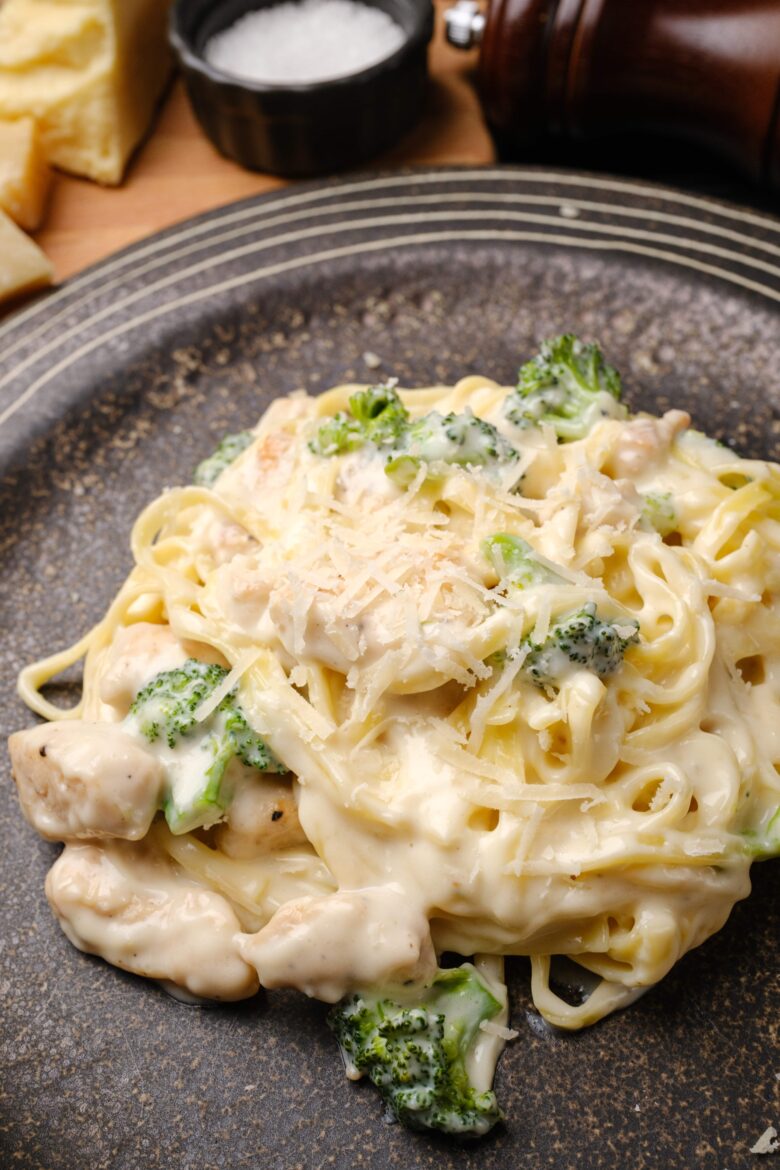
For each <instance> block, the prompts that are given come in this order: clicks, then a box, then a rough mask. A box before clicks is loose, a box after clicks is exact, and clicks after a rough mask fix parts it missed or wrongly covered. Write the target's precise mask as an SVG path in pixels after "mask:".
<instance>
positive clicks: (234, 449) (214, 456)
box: [192, 431, 255, 487]
mask: <svg viewBox="0 0 780 1170" xmlns="http://www.w3.org/2000/svg"><path fill="white" fill-rule="evenodd" d="M254 438H255V436H254V435H253V434H252V432H251V431H239V432H238V434H235V435H225V437H224V439H222V441H221V442H220V444H219V446H218V447H217V449H216V451H212V453H211V455H209V457H208V459H204V460H203V462H202V463H199V464H198V466H197V467H196V468H195V474H194V476H193V477H192V482H193V483H194V484H197V486H198V487H211V485H212V484H213V483H215V482H216V480H218V479H219V477H220V475H222V472H223V471H224V470H225V468H226V467H229V466H230V464H231V463H232V462H233V460H234V459H238V457H239V455H240V454H241V452H242V451H246V449H247V447H248V446H249V445H250V444H251V443H253V442H254Z"/></svg>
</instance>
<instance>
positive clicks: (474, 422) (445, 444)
mask: <svg viewBox="0 0 780 1170" xmlns="http://www.w3.org/2000/svg"><path fill="white" fill-rule="evenodd" d="M400 446H401V449H400V450H399V452H398V454H393V455H391V457H390V458H389V459H388V461H387V464H386V466H385V472H386V473H387V475H389V476H390V478H391V479H392V480H394V481H395V482H396V483H399V484H401V485H402V486H403V485H405V484H407V483H409V482H410V480H412V479H413V478H414V476H415V475H416V474H417V472H418V470H419V468H420V466H421V464H423V463H448V464H450V465H451V466H455V467H487V466H490V465H494V466H497V465H501V464H507V463H515V462H516V461H517V460H518V458H519V456H518V453H517V451H515V449H514V447H513V446H511V444H510V443H508V442H507V441H506V439H505V438H504V437H503V435H501V434H499V432H498V431H497V430H496V428H495V427H494V426H493V425H492V424H491V423H489V422H486V421H485V419H483V418H478V417H477V416H476V415H475V414H474V413H473V411H472V410H471V409H470V408H469V407H467V408H466V410H465V411H464V412H463V414H453V413H450V414H445V415H442V414H439V412H438V411H437V410H432V411H430V413H428V414H426V415H424V416H423V418H420V419H417V420H416V422H413V423H410V424H409V425H408V427H407V428H406V431H405V434H404V435H403V442H402V444H401V445H400Z"/></svg>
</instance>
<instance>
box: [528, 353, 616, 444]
mask: <svg viewBox="0 0 780 1170" xmlns="http://www.w3.org/2000/svg"><path fill="white" fill-rule="evenodd" d="M620 392H621V385H620V374H618V372H617V370H616V369H614V367H613V366H610V365H608V364H607V363H606V362H605V361H604V357H603V355H602V352H601V350H600V349H599V347H598V346H597V345H586V344H585V343H584V342H582V341H580V340H579V338H577V337H575V336H574V335H573V334H572V333H564V334H563V335H562V336H561V337H554V338H551V339H550V340H548V341H543V342H542V345H541V349H540V351H539V353H538V354H537V355H536V357H534V358H532V359H531V360H530V361H529V362H526V363H525V365H524V366H522V367H521V369H520V373H519V375H518V382H517V388H516V389H515V390H514V391H513V392H512V393H511V394H510V395H508V397H507V400H506V405H505V410H506V414H507V417H508V418H509V420H510V421H511V422H513V423H515V424H516V425H517V426H520V427H529V426H539V425H540V424H541V423H549V424H550V426H552V427H553V428H554V429H555V432H556V434H557V436H558V440H559V441H560V442H571V441H573V440H574V439H581V438H583V436H584V435H586V434H587V433H588V431H589V430H590V428H591V427H592V426H593V424H594V423H596V422H598V420H599V419H600V418H604V417H611V418H616V417H618V418H622V417H624V416H625V409H624V408H623V407H621V406H620V404H619V399H620Z"/></svg>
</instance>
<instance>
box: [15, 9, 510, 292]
mask: <svg viewBox="0 0 780 1170" xmlns="http://www.w3.org/2000/svg"><path fill="white" fill-rule="evenodd" d="M443 7H444V4H443V3H437V8H438V11H437V22H436V34H435V36H434V40H433V43H432V45H431V50H430V69H431V79H432V84H431V87H430V95H429V99H428V105H427V108H426V110H425V112H424V114H423V116H422V118H421V120H420V123H419V125H418V126H417V127H416V129H415V130H413V131H412V132H411V133H410V134H408V135H407V136H406V137H405V138H404V139H403V140H402V141H401V142H400V143H399V144H398V145H397V146H396V147H395V148H394V149H393V150H392V151H389V152H386V153H385V154H383V155H380V156H379V157H378V158H377V159H376V160H375V161H374V162H373V163H372V164H370V165H371V166H374V167H376V168H385V167H395V166H402V165H404V164H415V163H419V164H424V163H427V164H431V165H436V164H442V165H443V164H446V163H471V164H481V163H489V162H492V161H493V160H494V158H495V155H494V151H493V145H492V142H491V140H490V136H489V135H488V132H487V130H486V129H485V125H484V122H483V120H482V114H481V111H480V107H479V102H478V100H477V97H476V94H475V92H474V89H473V82H472V76H473V72H474V69H475V66H476V57H477V53H476V50H474V51H471V52H468V53H463V52H461V51H459V50H457V49H453V48H451V47H450V46H449V45H447V44H446V42H445V40H444V35H443V28H442V25H443V20H442V10H443ZM282 185H283V181H282V180H280V179H277V178H274V177H272V176H270V175H262V174H253V173H251V172H249V171H244V170H242V168H241V167H239V166H238V165H237V164H236V163H232V162H229V161H228V160H227V159H224V158H222V157H221V156H220V155H219V154H217V152H216V151H215V149H214V148H213V147H212V145H211V143H210V142H209V141H208V140H207V139H206V137H205V136H204V135H203V133H202V132H201V130H200V127H199V126H198V124H197V122H196V121H195V119H194V117H193V115H192V113H191V111H190V108H189V104H188V102H187V98H186V95H185V94H184V91H183V89H182V85H181V82H180V81H176V82H175V83H174V85H173V88H172V90H171V92H170V93H169V95H168V97H167V99H166V101H165V103H164V105H163V107H162V110H161V111H160V115H159V117H158V119H157V122H156V124H155V126H154V128H153V130H152V133H151V135H150V137H149V139H148V141H147V142H146V143H144V145H143V146H142V148H141V149H140V151H139V152H138V154H137V156H136V158H135V160H134V162H133V163H132V165H131V167H130V170H129V172H128V174H127V177H126V179H125V182H124V184H123V186H122V187H119V188H116V189H109V188H102V187H98V186H96V185H95V184H94V183H90V182H87V181H86V180H81V179H74V178H71V177H69V176H66V175H57V176H56V178H55V181H54V185H53V190H52V195H51V201H50V204H49V210H48V214H47V216H46V220H45V222H44V226H43V227H42V229H41V230H40V231H39V232H38V233H37V234H36V239H37V240H38V242H39V243H40V245H41V247H42V248H43V249H44V251H45V252H46V253H47V254H48V256H49V257H50V258H51V260H52V262H53V264H54V269H55V274H56V279H57V280H58V281H59V280H64V279H65V278H66V277H68V276H70V275H71V274H72V273H74V272H78V270H79V269H81V268H84V267H85V266H86V265H87V264H92V263H94V262H95V261H96V260H101V259H102V258H103V257H104V256H107V255H109V254H110V253H111V252H115V251H116V250H117V249H118V248H123V247H124V246H125V245H126V244H131V243H133V242H134V241H135V240H139V239H142V238H143V237H144V236H147V235H149V234H150V233H151V232H155V231H158V230H159V229H160V228H164V227H168V226H169V225H170V224H172V223H175V222H176V221H177V220H181V219H186V218H187V216H190V215H197V214H198V213H199V212H202V211H207V210H209V208H212V207H218V206H219V205H220V204H222V203H229V202H230V201H231V200H233V199H242V198H244V197H245V196H247V195H254V194H256V193H258V192H262V191H271V190H273V189H274V188H276V187H279V186H282Z"/></svg>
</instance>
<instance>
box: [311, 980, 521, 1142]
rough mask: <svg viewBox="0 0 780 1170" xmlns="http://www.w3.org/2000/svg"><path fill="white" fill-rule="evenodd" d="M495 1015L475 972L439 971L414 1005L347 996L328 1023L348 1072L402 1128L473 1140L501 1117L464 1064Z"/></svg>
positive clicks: (490, 997)
mask: <svg viewBox="0 0 780 1170" xmlns="http://www.w3.org/2000/svg"><path fill="white" fill-rule="evenodd" d="M500 1010H501V1005H500V1004H499V1002H498V1000H497V999H496V998H495V996H494V995H492V993H491V992H490V991H489V990H488V988H487V987H486V986H485V984H484V983H483V982H482V980H481V979H480V977H479V975H478V973H477V971H476V970H475V968H474V967H473V966H472V965H471V964H470V963H464V964H463V966H462V967H457V968H454V969H452V970H447V971H444V970H440V971H439V973H438V974H437V976H436V978H435V979H434V981H433V984H432V985H431V987H429V988H427V989H426V990H425V991H424V992H423V993H422V995H421V997H420V999H419V1000H418V1001H417V1002H416V1003H414V1004H413V1005H410V1004H404V1003H400V1002H397V1001H396V1000H394V999H389V998H387V999H385V998H382V997H381V996H373V995H353V996H350V997H348V998H347V999H345V1000H342V1002H341V1003H340V1004H338V1005H337V1006H336V1007H335V1008H334V1009H333V1010H332V1011H331V1013H330V1015H329V1017H328V1022H329V1024H330V1026H331V1028H332V1029H333V1031H334V1033H335V1035H336V1039H337V1040H338V1042H339V1044H340V1046H341V1049H342V1051H343V1053H344V1057H345V1060H346V1062H347V1063H348V1065H352V1066H354V1067H355V1068H357V1069H358V1071H359V1072H362V1073H366V1074H367V1075H368V1076H369V1077H370V1079H371V1080H372V1081H373V1083H374V1084H375V1085H376V1086H377V1088H378V1089H379V1092H380V1093H381V1095H382V1099H383V1100H384V1102H385V1104H386V1105H387V1107H388V1110H389V1112H390V1113H391V1114H392V1115H393V1116H395V1117H396V1118H397V1119H398V1120H399V1121H401V1122H403V1124H404V1125H408V1126H409V1127H410V1128H411V1129H437V1130H441V1131H442V1132H443V1133H448V1134H457V1135H459V1136H461V1137H467V1136H472V1137H478V1136H480V1135H481V1134H485V1133H487V1132H488V1130H489V1129H492V1127H493V1126H494V1125H495V1123H496V1122H497V1121H498V1120H499V1119H500V1117H501V1110H500V1109H499V1107H498V1104H497V1102H496V1098H495V1094H494V1093H493V1092H492V1090H489V1091H487V1092H478V1091H477V1090H476V1089H475V1088H474V1086H473V1085H472V1083H471V1081H470V1080H469V1076H468V1072H467V1069H466V1061H467V1058H468V1055H469V1053H470V1051H471V1049H472V1047H473V1045H474V1043H475V1041H476V1038H477V1037H478V1035H479V1026H480V1024H481V1023H482V1021H483V1020H489V1019H491V1018H492V1017H493V1016H495V1015H496V1014H497V1013H498V1012H499V1011H500Z"/></svg>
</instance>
